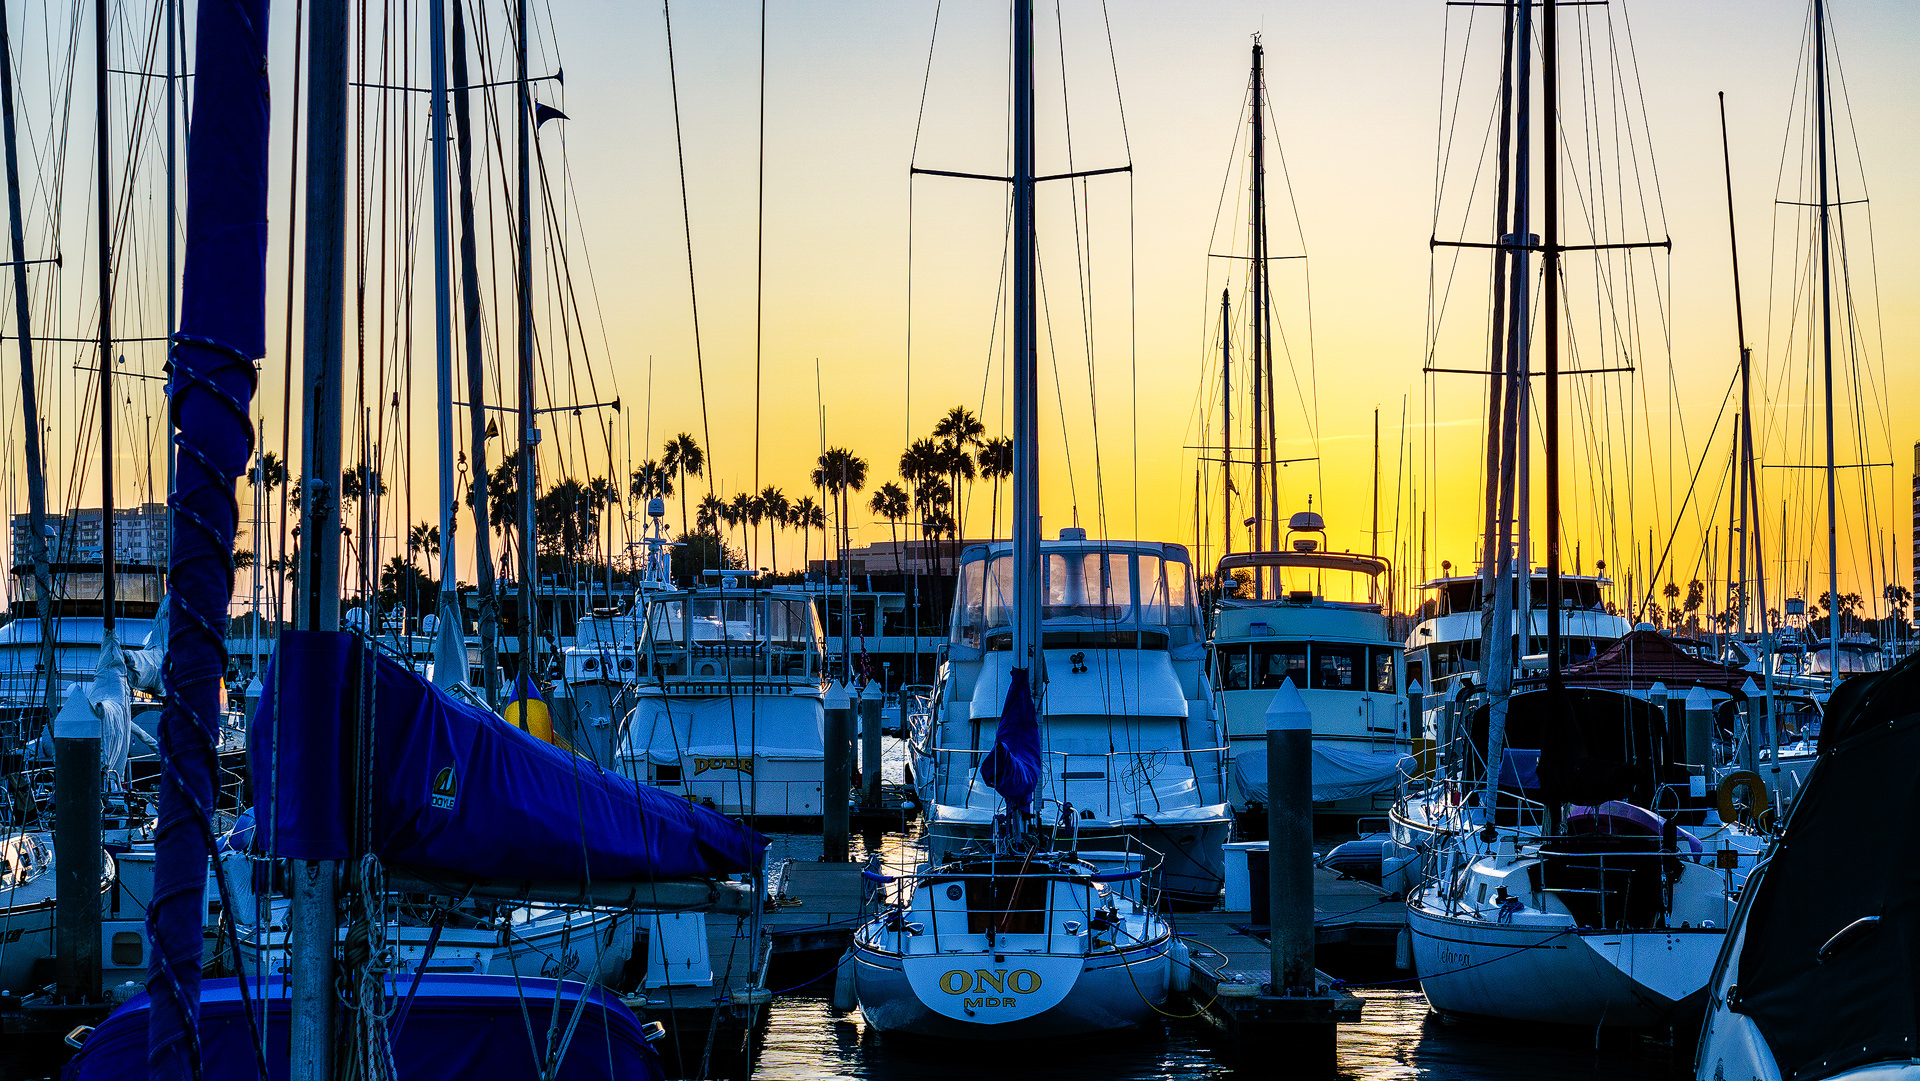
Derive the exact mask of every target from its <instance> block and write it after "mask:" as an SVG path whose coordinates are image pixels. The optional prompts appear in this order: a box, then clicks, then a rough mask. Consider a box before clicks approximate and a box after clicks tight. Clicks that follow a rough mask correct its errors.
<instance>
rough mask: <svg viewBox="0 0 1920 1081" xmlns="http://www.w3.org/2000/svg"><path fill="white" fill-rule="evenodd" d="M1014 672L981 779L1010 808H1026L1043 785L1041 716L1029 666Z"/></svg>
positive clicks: (982, 766) (981, 767) (1021, 810)
mask: <svg viewBox="0 0 1920 1081" xmlns="http://www.w3.org/2000/svg"><path fill="white" fill-rule="evenodd" d="M1011 675H1012V677H1013V678H1011V679H1009V680H1008V681H1007V702H1006V705H1004V706H1002V707H1001V708H1000V724H999V726H998V727H997V728H996V729H995V730H994V733H993V749H992V750H991V751H988V752H987V757H986V758H985V759H984V760H982V761H981V763H980V779H981V780H983V781H985V782H987V784H989V785H991V786H993V790H994V791H995V792H998V793H1000V798H1001V799H1004V800H1006V801H1007V810H1009V811H1015V812H1023V811H1025V810H1026V809H1027V804H1029V803H1031V802H1032V801H1033V790H1034V789H1035V788H1038V787H1039V786H1040V718H1039V716H1038V714H1036V713H1035V712H1034V708H1033V692H1032V691H1031V690H1029V689H1028V687H1027V670H1026V669H1024V668H1015V669H1013V671H1012V672H1011Z"/></svg>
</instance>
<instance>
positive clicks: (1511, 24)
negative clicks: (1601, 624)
mask: <svg viewBox="0 0 1920 1081" xmlns="http://www.w3.org/2000/svg"><path fill="white" fill-rule="evenodd" d="M1517 18H1518V15H1517V14H1516V12H1515V11H1514V9H1513V8H1511V7H1509V8H1508V9H1507V13H1506V25H1505V27H1504V35H1503V37H1502V38H1501V55H1500V144H1499V147H1500V150H1499V153H1500V163H1499V165H1500V167H1499V174H1500V175H1499V179H1498V182H1497V183H1496V185H1495V189H1496V190H1495V193H1494V214H1493V237H1494V240H1495V242H1496V243H1495V246H1494V249H1493V282H1492V290H1491V291H1492V293H1493V323H1492V327H1493V333H1492V334H1490V335H1488V337H1489V338H1490V339H1491V341H1492V346H1493V347H1492V350H1491V353H1492V355H1491V356H1490V357H1489V358H1488V365H1487V370H1488V371H1489V372H1490V373H1491V376H1490V377H1489V378H1488V380H1487V460H1486V467H1485V468H1486V478H1487V487H1486V501H1485V508H1484V511H1483V513H1482V515H1481V539H1480V543H1481V552H1482V555H1481V559H1480V607H1481V610H1482V611H1483V612H1485V611H1486V610H1487V609H1488V606H1490V605H1491V604H1493V598H1494V591H1495V589H1496V588H1498V586H1499V583H1500V582H1501V581H1502V580H1503V578H1504V576H1505V573H1506V571H1505V567H1506V557H1505V556H1504V554H1503V553H1502V549H1501V547H1500V490H1501V484H1500V475H1501V474H1500V463H1501V459H1500V451H1501V448H1502V447H1503V446H1505V434H1504V433H1505V430H1506V417H1507V405H1506V402H1507V377H1506V369H1507V343H1506V338H1505V336H1504V335H1503V334H1502V329H1503V328H1504V327H1505V326H1506V313H1507V264H1508V261H1509V260H1510V258H1511V256H1512V253H1511V252H1509V251H1508V250H1507V249H1506V247H1505V246H1504V245H1503V244H1500V243H1499V241H1501V240H1502V238H1504V237H1505V236H1506V235H1507V233H1508V221H1507V214H1508V211H1509V205H1508V204H1509V201H1510V197H1511V194H1512V183H1513V181H1512V167H1513V60H1514V56H1513V54H1514V35H1515V29H1514V28H1515V19H1517ZM1495 629H1496V625H1495V624H1494V622H1493V620H1492V619H1491V618H1490V617H1488V616H1485V615H1483V616H1482V617H1481V620H1480V667H1481V672H1482V673H1483V678H1482V682H1485V676H1484V674H1485V673H1486V672H1489V671H1491V664H1492V658H1493V655H1494V652H1493V651H1494V645H1493V640H1494V631H1495Z"/></svg>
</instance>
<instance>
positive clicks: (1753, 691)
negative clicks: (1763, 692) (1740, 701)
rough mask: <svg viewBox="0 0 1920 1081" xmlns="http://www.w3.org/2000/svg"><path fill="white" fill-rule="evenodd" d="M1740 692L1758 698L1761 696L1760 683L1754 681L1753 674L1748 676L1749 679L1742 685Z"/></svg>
mask: <svg viewBox="0 0 1920 1081" xmlns="http://www.w3.org/2000/svg"><path fill="white" fill-rule="evenodd" d="M1740 693H1741V694H1744V695H1746V696H1747V697H1748V698H1758V697H1760V685H1759V684H1758V683H1755V682H1754V681H1753V677H1752V676H1748V677H1747V681H1746V682H1745V683H1742V684H1741V685H1740Z"/></svg>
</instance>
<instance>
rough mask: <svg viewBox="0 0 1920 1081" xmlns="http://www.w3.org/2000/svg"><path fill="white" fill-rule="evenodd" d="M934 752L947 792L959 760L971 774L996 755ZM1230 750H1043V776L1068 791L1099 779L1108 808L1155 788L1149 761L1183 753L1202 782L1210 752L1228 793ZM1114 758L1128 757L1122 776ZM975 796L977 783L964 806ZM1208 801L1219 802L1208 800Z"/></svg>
mask: <svg viewBox="0 0 1920 1081" xmlns="http://www.w3.org/2000/svg"><path fill="white" fill-rule="evenodd" d="M930 752H931V753H932V754H933V755H934V756H935V762H936V763H937V766H936V770H937V774H938V778H939V786H940V791H942V792H945V791H947V790H948V789H949V785H950V784H951V782H952V780H953V766H954V763H955V762H956V761H960V762H964V763H965V769H966V771H967V772H968V773H969V774H971V773H972V771H973V770H974V769H975V768H976V767H977V765H978V763H977V762H974V761H971V760H973V759H983V758H985V757H987V756H988V755H990V754H992V753H993V749H992V748H991V747H989V748H986V749H984V750H979V749H975V748H972V747H940V746H935V747H932V748H931V749H930ZM1229 753H1230V751H1229V749H1228V748H1227V747H1225V746H1219V747H1178V748H1176V747H1168V748H1157V749H1154V750H1145V751H1097V752H1094V751H1088V752H1083V751H1056V750H1052V749H1046V750H1043V751H1042V752H1041V754H1042V755H1043V756H1045V757H1043V758H1042V762H1043V763H1046V765H1045V766H1043V768H1042V770H1041V774H1042V776H1043V777H1046V778H1052V779H1053V780H1055V781H1057V782H1058V783H1059V784H1060V785H1061V786H1062V790H1063V791H1065V790H1066V789H1065V786H1066V785H1067V784H1069V783H1074V782H1077V783H1079V784H1081V785H1084V784H1086V783H1088V782H1092V781H1099V782H1101V795H1102V798H1103V799H1104V800H1105V801H1106V805H1107V806H1108V807H1112V806H1115V805H1116V803H1117V797H1118V796H1120V795H1126V794H1130V793H1133V792H1138V791H1140V790H1141V789H1145V788H1150V787H1152V785H1153V782H1154V779H1155V778H1156V777H1157V776H1158V775H1159V773H1160V770H1158V769H1150V768H1149V767H1148V766H1146V765H1145V764H1144V763H1145V762H1147V761H1156V762H1157V761H1161V760H1164V759H1166V758H1167V757H1169V756H1172V755H1179V756H1180V757H1182V758H1184V759H1186V761H1187V764H1188V766H1189V767H1191V768H1192V770H1193V779H1194V782H1195V784H1196V785H1198V784H1199V783H1200V782H1201V778H1202V772H1201V771H1202V768H1203V767H1202V761H1203V759H1204V757H1205V756H1208V755H1211V756H1213V759H1214V766H1213V769H1214V772H1215V773H1216V774H1217V776H1216V777H1215V778H1214V784H1215V785H1216V786H1217V787H1218V790H1219V791H1221V792H1223V793H1224V791H1225V788H1224V787H1222V786H1224V784H1225V780H1226V764H1227V761H1228V755H1229ZM1113 759H1126V760H1128V762H1127V763H1126V765H1125V766H1124V767H1123V769H1122V770H1121V771H1120V772H1119V775H1118V776H1116V775H1115V771H1114V770H1113V769H1112V768H1111V766H1112V760H1113ZM1096 760H1097V761H1098V762H1099V763H1100V768H1099V769H1098V770H1095V769H1092V768H1090V767H1091V766H1092V765H1093V763H1094V761H1096ZM1056 767H1057V768H1056ZM1070 767H1078V768H1070ZM1073 791H1078V792H1083V793H1084V792H1085V791H1086V789H1085V788H1076V789H1074V790H1073ZM1201 796H1202V798H1203V799H1204V798H1205V796H1206V793H1205V792H1204V791H1202V792H1201ZM973 797H974V792H973V786H972V785H968V786H967V792H966V795H965V796H964V797H963V798H964V801H965V802H963V803H962V804H961V806H963V807H972V806H973ZM994 799H995V800H998V799H999V797H998V795H996V796H995V797H994ZM1207 802H1217V801H1216V800H1208V801H1207Z"/></svg>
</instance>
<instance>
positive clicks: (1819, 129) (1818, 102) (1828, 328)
mask: <svg viewBox="0 0 1920 1081" xmlns="http://www.w3.org/2000/svg"><path fill="white" fill-rule="evenodd" d="M1829 107H1830V103H1829V102H1828V100H1827V6H1826V3H1825V2H1824V0H1813V116H1814V133H1815V140H1814V143H1815V148H1816V149H1815V153H1816V154H1817V155H1818V162H1819V166H1818V167H1819V171H1820V359H1821V369H1822V375H1821V378H1822V380H1823V382H1824V383H1825V389H1826V411H1827V685H1828V686H1830V687H1831V686H1836V685H1838V684H1839V682H1840V529H1839V525H1838V521H1837V518H1838V510H1837V506H1836V503H1835V484H1834V458H1833V267H1832V265H1831V264H1832V256H1833V206H1832V204H1831V203H1830V202H1829V200H1828V193H1827V110H1828V109H1829Z"/></svg>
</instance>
